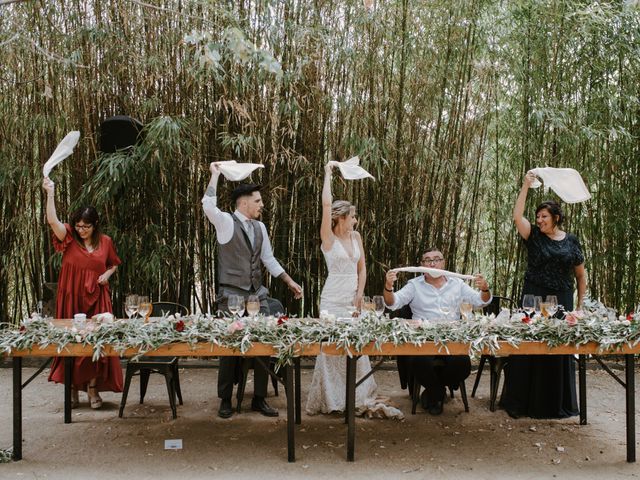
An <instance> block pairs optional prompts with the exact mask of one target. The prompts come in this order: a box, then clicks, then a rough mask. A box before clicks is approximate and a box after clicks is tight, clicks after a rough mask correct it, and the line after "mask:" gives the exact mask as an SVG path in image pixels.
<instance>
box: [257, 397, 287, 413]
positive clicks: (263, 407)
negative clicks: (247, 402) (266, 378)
mask: <svg viewBox="0 0 640 480" xmlns="http://www.w3.org/2000/svg"><path fill="white" fill-rule="evenodd" d="M251 410H253V411H254V412H260V413H261V414H262V415H264V416H265V417H277V416H278V415H280V414H279V413H278V410H276V409H275V408H271V407H270V406H269V405H268V404H267V402H266V401H265V399H264V398H262V397H253V400H251Z"/></svg>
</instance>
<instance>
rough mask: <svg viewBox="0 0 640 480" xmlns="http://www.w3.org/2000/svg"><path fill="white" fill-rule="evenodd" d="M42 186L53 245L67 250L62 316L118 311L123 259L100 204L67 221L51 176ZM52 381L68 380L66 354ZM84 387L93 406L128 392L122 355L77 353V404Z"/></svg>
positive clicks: (60, 299) (59, 304)
mask: <svg viewBox="0 0 640 480" xmlns="http://www.w3.org/2000/svg"><path fill="white" fill-rule="evenodd" d="M42 186H43V188H44V189H45V191H46V192H47V222H48V223H49V225H50V226H51V230H52V231H53V245H54V248H55V250H56V251H57V252H62V269H61V270H60V276H59V277H58V297H57V299H56V318H73V316H74V314H76V313H84V314H86V315H87V318H90V317H92V316H93V315H96V314H98V313H105V312H112V310H113V308H112V306H111V298H110V295H109V277H111V275H113V273H114V272H115V271H116V268H117V266H118V265H119V264H120V259H119V258H118V255H117V254H116V251H115V248H114V247H113V242H112V241H111V238H109V237H108V236H107V235H104V234H102V233H101V232H100V222H99V219H98V213H97V212H96V209H95V208H93V207H84V208H80V209H79V210H76V211H75V212H74V213H73V214H72V215H71V221H70V223H68V224H67V223H62V222H60V220H58V216H57V214H56V206H55V185H54V183H53V182H52V181H51V180H50V179H49V178H45V179H44V182H43V184H42ZM49 381H54V382H56V383H64V362H63V361H62V358H60V357H56V358H55V359H54V361H53V364H52V366H51V372H50V373H49ZM79 390H83V391H86V392H87V395H88V396H89V404H90V405H91V408H100V407H101V406H102V399H101V398H100V393H99V392H103V391H112V392H122V368H121V367H120V360H119V359H118V358H117V357H103V358H101V359H100V360H98V361H97V362H94V361H92V359H91V357H77V358H75V359H74V365H73V385H72V400H71V402H72V407H74V408H75V407H77V406H78V405H79V399H78V391H79Z"/></svg>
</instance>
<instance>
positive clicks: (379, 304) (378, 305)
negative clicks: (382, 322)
mask: <svg viewBox="0 0 640 480" xmlns="http://www.w3.org/2000/svg"><path fill="white" fill-rule="evenodd" d="M385 307H386V305H385V303H384V297H383V296H382V295H375V296H374V297H373V308H374V311H375V312H376V317H378V318H379V319H380V318H381V317H382V315H384V309H385Z"/></svg>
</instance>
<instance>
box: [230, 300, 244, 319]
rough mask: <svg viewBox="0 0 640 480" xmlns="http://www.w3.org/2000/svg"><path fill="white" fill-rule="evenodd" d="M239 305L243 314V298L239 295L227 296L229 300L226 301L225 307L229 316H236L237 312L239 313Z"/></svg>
mask: <svg viewBox="0 0 640 480" xmlns="http://www.w3.org/2000/svg"><path fill="white" fill-rule="evenodd" d="M241 304H242V313H244V298H242V297H241V296H240V295H229V298H228V299H227V307H228V308H229V311H230V312H231V315H233V316H234V317H235V316H236V315H238V312H240V309H241Z"/></svg>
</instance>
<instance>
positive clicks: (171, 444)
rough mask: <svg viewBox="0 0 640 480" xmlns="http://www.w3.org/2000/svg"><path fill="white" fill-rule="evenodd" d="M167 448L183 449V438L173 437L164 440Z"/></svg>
mask: <svg viewBox="0 0 640 480" xmlns="http://www.w3.org/2000/svg"><path fill="white" fill-rule="evenodd" d="M164 449H165V450H182V439H181V438H172V439H171V440H165V441H164Z"/></svg>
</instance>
